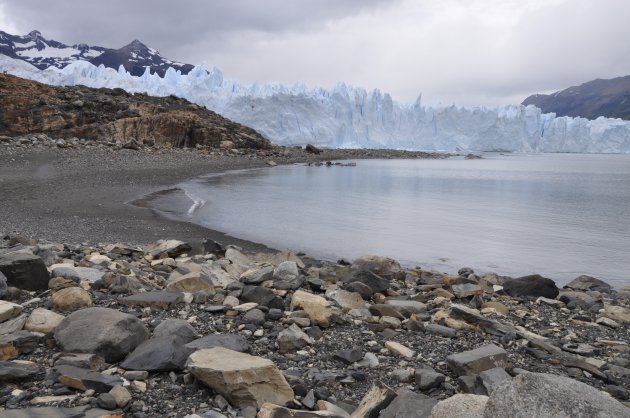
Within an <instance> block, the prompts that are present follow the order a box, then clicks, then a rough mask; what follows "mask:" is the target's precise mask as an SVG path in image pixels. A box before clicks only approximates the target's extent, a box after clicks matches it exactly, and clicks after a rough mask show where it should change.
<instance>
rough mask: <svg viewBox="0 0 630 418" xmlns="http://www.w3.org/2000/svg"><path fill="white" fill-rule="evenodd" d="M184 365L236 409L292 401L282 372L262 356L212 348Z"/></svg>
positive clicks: (289, 389)
mask: <svg viewBox="0 0 630 418" xmlns="http://www.w3.org/2000/svg"><path fill="white" fill-rule="evenodd" d="M186 366H187V368H188V369H189V370H190V372H191V373H192V374H193V375H194V376H195V377H196V378H197V379H199V380H200V381H202V382H203V383H205V384H206V385H208V386H209V387H210V388H212V389H213V390H215V391H216V392H218V393H220V394H221V395H223V396H224V397H225V398H226V399H228V400H229V401H230V403H231V404H232V405H234V406H236V407H239V408H244V407H247V406H253V407H255V408H260V407H261V406H262V405H263V404H264V403H266V402H269V403H273V404H277V405H284V404H285V403H287V402H289V401H291V400H293V390H292V389H291V387H290V386H289V384H288V383H287V381H286V379H285V378H284V376H283V375H282V372H280V370H278V368H277V367H276V366H275V365H274V364H273V362H272V361H270V360H267V359H264V358H262V357H256V356H250V355H249V354H244V353H239V352H237V351H233V350H228V349H225V348H220V347H215V348H209V349H204V350H199V351H197V352H195V353H193V354H191V355H190V357H189V359H188V362H187V364H186Z"/></svg>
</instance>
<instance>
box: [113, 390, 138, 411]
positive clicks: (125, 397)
mask: <svg viewBox="0 0 630 418" xmlns="http://www.w3.org/2000/svg"><path fill="white" fill-rule="evenodd" d="M109 394H110V395H112V396H113V397H114V400H115V401H116V406H117V407H118V408H124V407H125V406H127V404H128V403H129V402H131V400H132V399H133V398H132V397H131V393H129V391H128V390H127V389H126V388H125V387H123V386H120V385H117V386H114V387H113V388H112V390H110V391H109Z"/></svg>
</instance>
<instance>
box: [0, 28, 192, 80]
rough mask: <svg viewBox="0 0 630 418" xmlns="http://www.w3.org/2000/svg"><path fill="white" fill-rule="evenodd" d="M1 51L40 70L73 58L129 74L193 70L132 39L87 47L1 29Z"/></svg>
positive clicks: (183, 72)
mask: <svg viewBox="0 0 630 418" xmlns="http://www.w3.org/2000/svg"><path fill="white" fill-rule="evenodd" d="M0 54H3V55H6V56H8V57H11V58H14V59H19V60H23V61H25V62H28V63H29V64H32V65H34V66H35V67H37V68H39V69H40V70H45V69H46V68H49V67H55V68H64V67H66V66H67V65H69V64H71V63H73V62H75V61H88V62H91V63H92V64H94V65H96V66H98V65H101V64H103V65H104V66H105V67H109V68H114V69H118V67H120V66H121V65H122V66H123V67H124V68H125V69H126V70H127V71H128V72H129V73H130V74H132V75H138V76H139V75H142V74H143V73H144V71H145V68H146V67H149V68H150V69H151V71H152V72H154V73H157V74H159V75H160V76H164V74H165V73H166V70H167V69H168V68H169V67H172V68H175V69H176V70H179V71H180V72H181V73H182V74H187V73H188V72H189V71H190V70H192V69H193V66H192V65H190V64H184V63H181V62H176V61H171V60H169V59H167V58H164V57H162V56H161V55H160V53H159V52H158V51H157V50H155V49H153V48H149V47H148V46H146V45H145V44H143V43H142V42H140V41H138V40H135V41H133V42H131V43H130V44H129V45H125V46H123V47H122V48H120V49H111V48H104V47H102V46H90V45H86V44H76V45H71V46H70V45H66V44H63V43H61V42H57V41H54V40H49V39H46V38H44V37H43V36H42V34H41V33H40V32H39V31H36V30H34V31H32V32H31V33H29V34H28V35H25V36H18V35H11V34H9V33H6V32H2V31H0Z"/></svg>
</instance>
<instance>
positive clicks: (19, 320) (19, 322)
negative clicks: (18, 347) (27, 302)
mask: <svg viewBox="0 0 630 418" xmlns="http://www.w3.org/2000/svg"><path fill="white" fill-rule="evenodd" d="M27 319H28V315H26V314H22V315H20V316H18V317H15V318H13V319H9V320H7V321H4V322H2V323H0V335H6V334H12V333H14V332H17V331H20V330H21V329H22V328H24V324H25V323H26V320H27Z"/></svg>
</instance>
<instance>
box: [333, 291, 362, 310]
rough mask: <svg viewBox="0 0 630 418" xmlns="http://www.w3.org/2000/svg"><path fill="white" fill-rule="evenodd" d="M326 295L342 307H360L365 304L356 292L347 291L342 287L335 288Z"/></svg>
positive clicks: (348, 308)
mask: <svg viewBox="0 0 630 418" xmlns="http://www.w3.org/2000/svg"><path fill="white" fill-rule="evenodd" d="M327 296H328V297H329V298H330V299H332V300H334V301H335V302H337V304H338V305H339V306H340V307H341V308H342V309H347V310H350V309H360V308H363V307H364V306H365V302H364V301H363V297H362V296H361V294H360V293H357V292H348V291H346V290H343V289H337V290H335V291H334V292H331V294H330V295H327Z"/></svg>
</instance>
